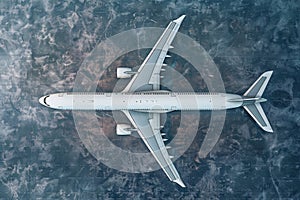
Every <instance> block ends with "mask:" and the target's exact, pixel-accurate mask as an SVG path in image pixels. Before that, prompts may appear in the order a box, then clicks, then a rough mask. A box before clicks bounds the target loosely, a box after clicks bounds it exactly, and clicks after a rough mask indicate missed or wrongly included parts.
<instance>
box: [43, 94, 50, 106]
mask: <svg viewBox="0 0 300 200" xmlns="http://www.w3.org/2000/svg"><path fill="white" fill-rule="evenodd" d="M48 97H49V95H47V96H45V98H44V104H45V105H46V106H50V105H49V104H47V102H46V99H47V98H48Z"/></svg>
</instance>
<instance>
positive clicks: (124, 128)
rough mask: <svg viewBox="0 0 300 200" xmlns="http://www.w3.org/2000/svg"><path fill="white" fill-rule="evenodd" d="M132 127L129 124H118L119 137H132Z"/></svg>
mask: <svg viewBox="0 0 300 200" xmlns="http://www.w3.org/2000/svg"><path fill="white" fill-rule="evenodd" d="M131 131H132V130H131V126H130V125H128V124H117V127H116V133H117V135H131Z"/></svg>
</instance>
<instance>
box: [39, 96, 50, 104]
mask: <svg viewBox="0 0 300 200" xmlns="http://www.w3.org/2000/svg"><path fill="white" fill-rule="evenodd" d="M47 97H49V95H47V96H43V97H41V98H39V102H40V104H42V105H43V106H47V107H48V106H49V105H48V104H47V102H46V98H47Z"/></svg>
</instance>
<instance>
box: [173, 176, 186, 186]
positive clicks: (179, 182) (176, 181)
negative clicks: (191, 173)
mask: <svg viewBox="0 0 300 200" xmlns="http://www.w3.org/2000/svg"><path fill="white" fill-rule="evenodd" d="M173 182H175V183H177V184H178V185H180V186H181V187H183V188H185V187H186V186H185V185H184V183H183V182H182V180H181V179H180V178H179V179H176V180H174V181H173Z"/></svg>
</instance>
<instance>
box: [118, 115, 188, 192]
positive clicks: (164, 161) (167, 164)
mask: <svg viewBox="0 0 300 200" xmlns="http://www.w3.org/2000/svg"><path fill="white" fill-rule="evenodd" d="M123 113H124V114H125V115H126V116H127V118H128V119H129V120H130V122H131V123H132V125H133V126H134V127H135V128H136V130H137V132H138V134H139V135H140V137H141V138H142V139H143V141H144V143H145V144H146V146H147V148H148V149H149V150H150V152H151V153H152V155H153V156H154V158H155V160H156V161H157V162H158V164H159V165H160V167H161V168H162V169H163V171H164V172H165V174H166V175H167V176H168V178H169V179H170V181H173V182H175V183H177V184H179V185H180V186H181V187H185V185H184V183H183V182H182V180H181V178H180V176H179V174H178V172H177V170H176V168H175V166H174V164H173V163H172V161H171V159H170V156H169V154H168V152H167V149H166V146H165V144H164V142H163V139H162V136H161V133H160V114H159V113H145V112H138V111H127V110H126V111H123Z"/></svg>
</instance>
